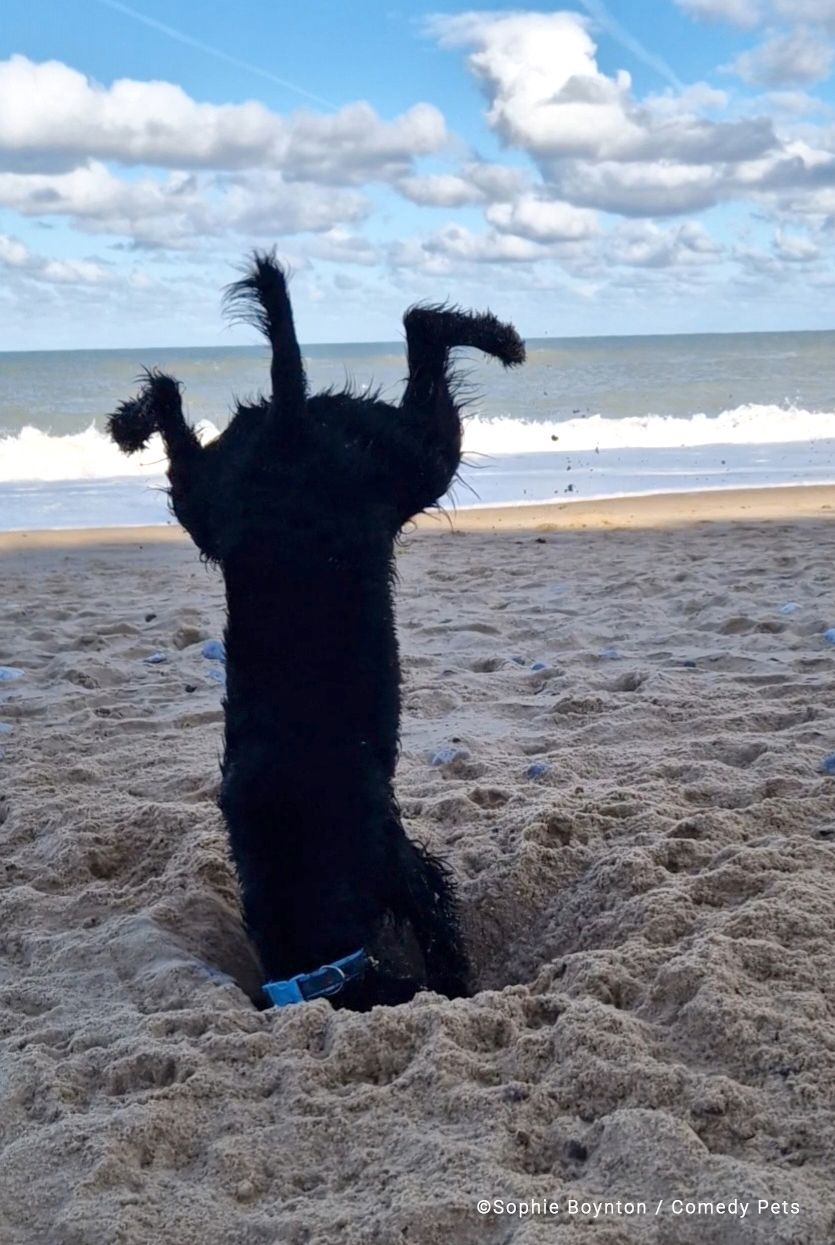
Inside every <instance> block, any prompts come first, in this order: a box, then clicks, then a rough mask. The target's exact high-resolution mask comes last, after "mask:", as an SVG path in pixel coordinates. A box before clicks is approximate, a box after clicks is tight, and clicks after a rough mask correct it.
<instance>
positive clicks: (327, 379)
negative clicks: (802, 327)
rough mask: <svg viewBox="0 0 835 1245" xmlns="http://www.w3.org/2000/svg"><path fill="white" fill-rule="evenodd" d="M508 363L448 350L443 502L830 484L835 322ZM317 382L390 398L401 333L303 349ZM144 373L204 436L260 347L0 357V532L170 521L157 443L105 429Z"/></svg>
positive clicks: (256, 378) (575, 343)
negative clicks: (176, 396)
mask: <svg viewBox="0 0 835 1245" xmlns="http://www.w3.org/2000/svg"><path fill="white" fill-rule="evenodd" d="M527 346H528V361H527V363H526V364H525V366H524V367H522V368H517V369H513V370H511V371H508V372H505V371H503V369H502V368H501V366H500V365H499V364H498V363H496V362H495V361H493V360H490V361H486V360H484V359H483V358H482V357H481V356H479V355H477V354H474V353H470V352H467V351H460V352H456V354H457V356H458V368H459V371H460V372H461V373H462V374H463V376H464V378H465V390H464V394H465V397H466V400H467V401H466V408H465V409H466V418H465V441H464V445H465V457H464V463H463V466H462V469H461V472H460V478H459V479H458V480H457V481H456V483H455V485H454V487H453V489H452V490H451V494H450V496H448V497H447V498H446V499H445V501H444V504H445V505H446V506H448V507H455V508H457V509H461V508H463V507H469V506H474V505H510V504H518V503H525V502H543V501H555V500H560V501H562V500H570V499H585V500H590V499H596V498H602V497H619V496H630V495H635V494H651V493H668V492H689V491H693V490H701V489H725V488H738V487H745V486H776V485H787V484H800V485H804V484H818V483H832V482H835V332H804V333H731V334H699V335H687V336H674V335H671V336H656V337H589V338H564V339H550V338H542V339H533V340H530V341H528V343H527ZM304 355H305V360H306V365H307V370H308V376H309V380H310V386H311V390H312V391H316V390H318V389H321V388H324V387H326V386H329V385H335V386H337V387H341V386H343V385H344V384H345V383H349V384H351V385H353V387H354V388H355V390H356V391H357V392H359V393H365V392H368V391H369V390H370V389H374V388H378V387H379V388H381V390H382V395H381V396H382V397H383V398H384V399H386V400H387V401H391V402H397V401H398V400H399V396H400V394H401V392H402V387H403V380H404V375H405V371H406V366H405V358H404V351H403V345H402V343H398V342H376V343H361V344H359V343H346V344H341V345H319V346H308V347H305V348H304ZM145 367H158V368H161V369H163V370H165V371H168V372H170V373H171V374H172V375H174V376H176V377H177V378H178V379H179V380H181V381H182V382H183V384H184V386H185V403H186V409H187V413H188V415H189V418H190V419H191V420H192V422H193V423H194V424H195V425H196V426H197V427H198V429H199V432H200V435H201V437H202V438H203V439H204V440H208V439H210V438H211V437H213V436H216V435H217V433H218V432H219V431H220V430H222V429H223V428H224V427H225V425H226V423H227V421H228V419H229V417H230V409H231V405H232V401H233V396H237V397H240V398H241V399H246V398H252V397H254V396H256V395H257V394H258V393H259V392H260V391H261V390H262V389H263V387H264V385H265V384H266V383H267V356H266V351H265V350H264V349H263V348H262V347H260V346H253V347H224V348H218V349H214V348H200V349H197V348H195V349H171V348H168V349H156V350H155V349H152V348H151V349H143V350H78V351H42V352H41V351H34V352H25V353H0V530H7V531H9V530H27V529H56V528H81V527H110V526H116V527H122V526H125V527H130V526H137V525H144V524H169V523H172V522H173V520H172V517H171V514H170V512H169V509H168V504H167V498H166V494H165V477H164V469H165V458H164V454H163V451H162V446H161V444H160V443H159V441H158V439H155V440H154V441H152V442H151V443H150V445H149V446H148V448H147V449H146V450H145V451H143V452H142V453H141V454H140V455H138V456H136V457H135V458H131V459H129V458H126V457H124V456H123V455H122V454H121V453H120V452H119V451H118V450H117V449H116V447H115V446H114V445H113V444H112V443H111V442H110V441H109V440H108V438H107V437H106V435H105V431H104V429H105V420H106V417H107V415H108V413H109V412H110V411H112V410H114V408H115V407H116V405H117V404H118V403H119V402H120V401H121V400H123V399H125V398H127V397H129V396H131V395H132V394H133V393H134V392H135V390H136V387H137V379H138V377H139V375H140V373H141V371H142V369H143V368H145Z"/></svg>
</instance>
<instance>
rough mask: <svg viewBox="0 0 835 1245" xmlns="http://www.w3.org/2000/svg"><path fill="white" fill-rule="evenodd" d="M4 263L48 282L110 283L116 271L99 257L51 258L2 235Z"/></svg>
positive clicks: (0, 259)
mask: <svg viewBox="0 0 835 1245" xmlns="http://www.w3.org/2000/svg"><path fill="white" fill-rule="evenodd" d="M0 266H2V267H4V268H6V269H7V270H8V269H10V270H13V271H14V272H16V273H18V274H19V275H21V276H24V277H28V278H29V279H30V280H34V281H40V282H43V283H45V284H48V285H93V286H101V285H107V284H110V283H111V282H113V281H114V280H115V276H114V273H113V271H112V270H111V269H110V268H108V267H106V266H105V265H104V264H102V263H99V262H98V261H97V260H89V259H50V258H48V257H47V256H44V255H35V254H33V252H32V251H30V250H29V248H28V247H27V246H25V245H24V243H23V242H21V241H20V239H19V238H13V237H10V236H9V235H8V234H0Z"/></svg>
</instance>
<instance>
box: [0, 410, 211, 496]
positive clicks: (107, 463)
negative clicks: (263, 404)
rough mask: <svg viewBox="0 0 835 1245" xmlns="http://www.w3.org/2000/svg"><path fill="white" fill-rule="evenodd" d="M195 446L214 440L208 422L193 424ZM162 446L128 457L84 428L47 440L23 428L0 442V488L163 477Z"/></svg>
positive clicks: (154, 440) (155, 439)
mask: <svg viewBox="0 0 835 1245" xmlns="http://www.w3.org/2000/svg"><path fill="white" fill-rule="evenodd" d="M197 432H198V435H199V436H200V438H201V440H203V441H208V440H211V439H212V437H214V436H217V429H216V428H215V427H214V425H212V424H210V423H209V422H208V421H203V422H202V423H200V424H198V426H197ZM165 467H166V457H165V450H164V449H163V446H162V441H161V439H160V438H159V437H158V436H155V437H152V438H151V440H150V441H149V443H148V445H147V447H146V449H144V450H142V451H141V452H140V453H139V454H135V455H131V456H130V457H128V456H127V455H125V454H123V453H122V452H121V450H120V449H119V448H118V446H116V445H115V444H114V443H113V442H112V441H111V440H110V438H109V437H108V436H106V435H105V434H104V433H103V432H101V431H100V430H99V429H97V428H96V427H95V426H94V425H92V424H91V425H90V427H89V428H87V429H86V430H85V431H84V432H76V433H72V434H70V435H68V436H63V437H60V436H51V435H50V434H49V433H48V432H43V431H41V429H40V428H33V427H32V426H31V425H27V426H26V427H25V428H22V429H21V430H20V432H19V433H18V434H17V436H4V437H0V482H2V483H5V484H10V483H21V482H23V481H49V482H52V483H55V482H57V481H60V480H112V479H120V478H123V477H127V476H131V477H132V476H160V475H164V474H165Z"/></svg>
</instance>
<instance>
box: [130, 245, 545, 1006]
mask: <svg viewBox="0 0 835 1245" xmlns="http://www.w3.org/2000/svg"><path fill="white" fill-rule="evenodd" d="M227 303H228V305H229V306H230V307H231V309H232V311H233V312H234V313H235V314H236V315H237V316H238V318H240V319H243V320H246V321H248V322H250V323H254V324H255V325H257V327H258V328H259V329H261V330H262V331H263V332H264V334H265V335H266V336H267V338H268V339H269V342H270V344H271V347H272V365H271V369H270V378H271V382H272V396H271V397H270V399H269V400H266V399H262V400H261V401H259V402H257V403H256V404H254V405H250V406H242V405H238V408H237V411H236V413H235V415H234V418H233V419H232V421H231V422H230V424H229V426H228V427H227V428H226V430H225V431H224V432H223V433H222V434H221V435H220V436H219V437H218V438H217V440H215V441H213V442H212V443H211V444H209V445H206V446H201V445H200V443H199V441H198V439H197V436H196V435H195V433H194V430H193V429H192V428H191V427H190V426H189V425H188V424H187V423H186V422H185V420H184V418H183V413H182V404H181V400H180V387H179V385H178V383H177V382H176V381H175V380H173V379H171V378H170V377H168V376H164V375H161V374H159V373H156V372H153V373H148V374H147V376H146V379H145V383H144V386H143V389H142V391H141V393H140V394H139V396H138V397H137V398H136V399H135V400H134V401H131V402H127V403H124V404H123V405H122V406H120V407H119V409H118V410H117V411H116V413H115V414H114V415H111V416H110V419H109V423H108V427H109V431H110V434H111V435H112V437H113V438H114V440H115V441H116V442H117V444H118V445H119V446H120V447H121V448H122V449H123V450H124V451H126V452H127V453H133V452H134V451H136V450H138V449H140V448H141V447H142V446H144V445H145V444H146V442H147V441H148V439H149V438H150V436H151V435H152V434H153V433H154V432H156V431H159V432H160V433H161V434H162V438H163V441H164V444H165V448H166V451H167V453H168V458H169V468H168V479H169V482H170V485H171V502H172V506H173V510H174V514H175V515H176V517H177V519H178V520H179V521H180V522H181V523H182V525H183V527H185V528H186V530H187V531H188V532H189V534H190V535H191V537H192V539H193V540H194V542H195V544H196V545H197V546H198V548H199V549H200V551H201V553H202V554H203V555H204V557H205V558H207V559H209V560H211V561H212V562H216V563H218V564H219V565H220V567H221V568H222V571H223V575H224V578H225V581H226V600H227V609H228V620H227V626H226V633H225V640H226V659H227V691H226V701H225V712H226V747H225V755H224V760H223V766H222V770H223V782H222V786H221V795H220V806H221V809H222V811H223V814H224V817H225V820H226V825H227V827H228V831H229V840H230V844H231V848H232V854H233V857H234V861H235V864H236V866H237V870H238V875H239V878H240V882H241V889H242V902H243V912H244V918H245V921H246V925H247V928H248V930H249V932H250V934H251V936H252V938H253V940H254V942H255V945H256V947H257V949H258V952H259V954H260V957H261V962H262V965H263V968H264V971H265V973H266V975H267V979H268V985H267V986H266V987H265V992H266V994H267V996H268V997H269V998H270V1000H271V1001H272V1002H276V1003H284V1002H298V1001H302V1000H303V999H307V998H311V997H317V996H319V995H323V994H334V993H336V992H337V991H338V992H339V997H338V1000H335V1001H338V1002H339V1003H341V1004H343V1005H345V1006H348V1007H353V1008H356V1009H359V1010H364V1009H366V1008H369V1007H371V1006H373V1005H374V1004H376V1003H401V1002H405V1001H407V1000H408V999H410V998H411V997H412V996H413V994H414V993H415V991H416V990H418V989H420V988H423V987H427V988H429V989H431V990H436V991H438V992H439V993H441V994H445V995H448V996H449V997H450V998H455V997H457V996H460V995H466V994H467V993H468V992H469V982H468V964H467V958H466V955H465V952H464V949H463V946H462V941H461V935H460V931H459V926H458V916H457V906H456V901H455V891H454V882H453V879H452V877H451V875H450V872H449V870H448V868H447V866H446V865H445V864H443V863H442V862H441V861H440V860H438V859H437V858H436V857H434V856H432V855H430V853H429V852H428V851H426V849H425V848H423V847H421V846H419V845H418V844H416V843H414V842H413V841H412V840H411V839H409V838H408V837H407V836H406V834H405V832H404V830H403V827H402V825H401V821H400V814H399V810H398V806H397V802H396V800H395V797H394V793H393V790H392V782H393V777H394V770H395V764H396V760H397V752H398V730H399V717H400V690H399V689H400V671H399V664H398V651H397V640H396V636H395V627H394V613H393V604H392V587H393V582H394V578H395V569H394V557H393V551H394V542H395V539H396V537H397V535H398V533H399V532H400V529H401V528H402V527H403V525H404V523H406V521H407V520H408V519H410V518H411V517H412V516H413V515H415V514H417V513H419V512H420V511H422V510H425V509H426V508H427V507H430V506H433V505H435V503H436V502H437V501H438V499H439V498H440V497H442V496H443V495H444V493H446V491H447V489H448V488H449V486H450V484H451V482H452V480H453V478H454V476H455V474H456V471H457V469H458V465H459V462H460V458H461V420H460V406H459V405H458V404H457V403H456V399H455V391H456V383H455V377H454V375H453V373H452V371H451V369H450V364H449V351H450V348H451V347H453V346H474V347H477V348H478V349H479V350H482V351H485V352H486V353H488V354H491V355H495V356H496V357H498V358H499V359H500V360H501V362H502V363H503V364H504V365H505V366H506V367H509V366H512V365H515V364H519V363H522V362H523V361H524V358H525V350H524V346H523V344H522V342H521V341H520V339H519V337H518V336H517V334H516V332H515V331H514V329H513V328H512V327H511V326H509V325H505V324H501V323H500V322H499V321H498V320H496V318H495V317H494V316H492V315H474V314H469V313H465V312H461V311H457V310H449V309H445V308H436V307H413V308H411V310H409V311H408V312H407V313H406V317H405V321H404V323H405V327H406V344H407V348H408V362H409V378H408V383H407V385H406V390H405V393H404V395H403V399H402V401H401V403H400V406H399V407H394V406H391V405H389V404H387V403H384V402H381V401H379V400H378V399H377V398H376V397H375V396H372V397H365V398H360V397H358V396H357V395H355V394H354V393H352V392H351V391H350V389H346V390H345V391H344V392H338V393H335V392H332V391H328V392H325V393H321V394H317V395H316V396H314V397H308V393H307V382H306V377H305V372H304V367H303V363H302V358H301V354H300V351H299V346H298V343H297V341H296V334H295V330H294V327H293V318H292V312H291V309H290V302H289V299H288V296H287V289H286V283H285V278H284V274H283V272H282V270H281V268H280V267H279V265H278V264H277V262H276V260H275V257H274V255H264V254H256V255H255V256H254V258H253V262H252V265H251V268H250V270H249V271H248V274H247V276H246V277H245V278H244V279H243V280H241V281H239V282H237V283H236V284H235V285H233V286H231V287H230V289H229V291H228V292H227ZM404 926H410V927H411V930H412V931H413V933H414V938H415V940H416V943H417V946H418V947H419V949H420V952H421V955H422V959H423V968H422V970H420V969H415V968H414V967H413V966H412V967H407V968H406V969H405V970H404V967H403V956H404V955H405V954H406V946H405V943H404V942H403V940H402V939H400V940H399V946H400V952H401V954H400V956H399V962H398V951H397V945H395V946H394V947H391V946H390V947H389V949H388V950H386V936H385V935H386V929H385V928H384V927H387V937H388V942H389V943H392V941H393V940H392V931H394V932H395V933H396V931H397V929H398V928H399V929H400V930H401V932H402V930H403V927H404ZM394 942H395V944H397V943H398V940H397V939H395V940H394ZM412 959H414V947H412Z"/></svg>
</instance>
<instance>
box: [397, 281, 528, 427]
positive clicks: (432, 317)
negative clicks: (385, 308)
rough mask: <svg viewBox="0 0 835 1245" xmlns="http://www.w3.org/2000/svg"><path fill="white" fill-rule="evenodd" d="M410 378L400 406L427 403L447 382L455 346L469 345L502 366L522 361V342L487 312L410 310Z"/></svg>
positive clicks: (407, 318) (405, 322)
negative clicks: (442, 384)
mask: <svg viewBox="0 0 835 1245" xmlns="http://www.w3.org/2000/svg"><path fill="white" fill-rule="evenodd" d="M403 325H404V327H405V329H406V350H407V355H408V361H409V379H408V382H407V385H406V391H405V393H404V395H403V402H402V404H403V406H421V405H423V404H424V403H426V402H427V401H430V400H431V399H432V398H433V397H434V395H435V392H436V387H437V384H438V383H439V382H440V381H442V380H443V381H444V382H446V383H447V384H449V383H450V381H451V380H452V378H451V377H450V375H449V373H448V370H447V369H448V364H449V352H450V350H452V349H453V348H454V347H455V346H471V347H474V348H475V349H476V350H481V351H483V353H484V354H489V355H492V356H493V357H494V358H496V359H499V360H500V361H501V363H502V364H503V365H504V366H505V367H518V366H519V364H520V363H524V362H525V343H524V342H523V341H522V339H521V337H520V336H519V334H518V333H517V332H516V330H515V328H514V327H513V325H512V324H504V323H503V322H502V321H501V320H497V319H496V317H495V316H494V315H491V313H490V312H484V313H482V314H478V313H477V312H472V311H461V310H459V309H458V308H457V307H446V306H439V307H431V306H424V305H420V306H417V307H410V308H409V310H408V311H407V312H406V314H405V316H404V317H403Z"/></svg>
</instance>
